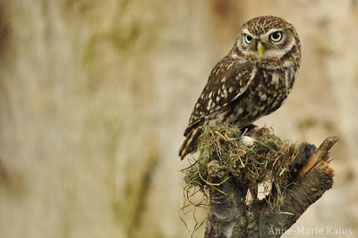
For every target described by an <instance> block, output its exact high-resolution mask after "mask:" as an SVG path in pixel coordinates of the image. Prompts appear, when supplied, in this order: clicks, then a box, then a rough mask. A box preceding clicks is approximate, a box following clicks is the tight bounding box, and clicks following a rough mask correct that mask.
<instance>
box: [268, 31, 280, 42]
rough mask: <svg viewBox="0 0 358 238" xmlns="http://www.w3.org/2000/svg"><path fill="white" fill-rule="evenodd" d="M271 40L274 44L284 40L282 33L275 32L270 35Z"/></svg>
mask: <svg viewBox="0 0 358 238" xmlns="http://www.w3.org/2000/svg"><path fill="white" fill-rule="evenodd" d="M269 37H270V40H271V41H273V42H279V41H280V40H281V39H282V32H281V31H275V32H273V33H271V34H270V36H269Z"/></svg>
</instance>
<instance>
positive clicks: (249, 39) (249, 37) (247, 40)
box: [244, 34, 253, 44]
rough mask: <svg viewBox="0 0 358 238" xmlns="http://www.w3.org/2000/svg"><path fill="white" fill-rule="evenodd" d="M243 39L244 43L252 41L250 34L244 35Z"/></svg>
mask: <svg viewBox="0 0 358 238" xmlns="http://www.w3.org/2000/svg"><path fill="white" fill-rule="evenodd" d="M244 39H245V43H246V44H250V43H251V42H252V40H253V38H252V36H250V35H248V34H245V35H244Z"/></svg>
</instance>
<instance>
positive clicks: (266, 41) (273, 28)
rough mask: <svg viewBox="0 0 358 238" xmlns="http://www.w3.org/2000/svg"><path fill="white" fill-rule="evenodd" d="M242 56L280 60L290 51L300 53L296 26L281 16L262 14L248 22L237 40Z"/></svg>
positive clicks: (262, 59) (264, 59)
mask: <svg viewBox="0 0 358 238" xmlns="http://www.w3.org/2000/svg"><path fill="white" fill-rule="evenodd" d="M236 47H237V51H238V52H239V53H240V55H241V56H243V57H246V58H251V59H254V60H258V61H267V60H280V59H281V58H282V57H284V56H285V55H287V54H289V53H296V54H297V53H298V54H300V40H299V37H298V34H297V32H296V30H295V28H294V26H293V25H292V24H290V23H288V22H287V21H285V20H283V19H282V18H280V17H275V16H261V17H256V18H253V19H251V20H249V21H248V22H246V23H245V24H244V25H243V26H242V28H241V32H240V34H239V36H238V39H237V42H236Z"/></svg>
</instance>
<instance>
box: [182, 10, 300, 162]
mask: <svg viewBox="0 0 358 238" xmlns="http://www.w3.org/2000/svg"><path fill="white" fill-rule="evenodd" d="M300 62H301V45H300V40H299V37H298V34H297V32H296V30H295V28H294V27H293V25H291V24H290V23H288V22H286V21H285V20H283V19H281V18H279V17H275V16H262V17H256V18H253V19H251V20H250V21H248V22H247V23H245V24H244V25H243V26H242V28H241V32H240V34H239V36H238V38H237V40H236V42H235V44H234V47H233V48H232V49H231V51H230V52H229V54H228V55H226V56H225V57H224V58H223V59H222V60H220V61H219V62H218V63H217V65H216V66H215V67H214V69H213V70H212V71H211V73H210V76H209V79H208V82H207V84H206V86H205V87H204V89H203V91H202V93H201V95H200V97H199V99H198V101H197V103H196V104H195V106H194V110H193V112H192V114H191V116H190V120H189V125H188V127H187V128H186V130H185V132H184V136H185V140H184V142H183V144H182V146H181V147H180V150H179V156H180V157H181V159H183V158H184V157H185V156H186V155H187V154H190V153H193V152H196V150H197V146H198V138H199V136H200V135H201V133H202V129H201V126H203V125H207V124H214V125H215V124H223V123H227V124H232V125H235V126H237V127H239V128H243V127H246V126H248V125H250V124H252V123H253V122H254V121H256V120H258V119H259V118H260V117H262V116H265V115H268V114H270V113H271V112H274V111H276V110H277V109H278V108H279V107H280V106H281V105H282V104H283V103H284V101H285V99H286V98H287V96H288V94H289V93H290V92H291V89H292V86H293V84H294V81H295V79H296V76H297V72H298V69H299V67H300Z"/></svg>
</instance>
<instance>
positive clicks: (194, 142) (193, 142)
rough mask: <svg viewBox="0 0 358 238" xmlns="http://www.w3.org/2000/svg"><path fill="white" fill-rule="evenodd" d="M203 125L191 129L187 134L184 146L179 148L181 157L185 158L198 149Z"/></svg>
mask: <svg viewBox="0 0 358 238" xmlns="http://www.w3.org/2000/svg"><path fill="white" fill-rule="evenodd" d="M201 131H202V129H201V127H197V128H195V129H193V130H191V131H190V132H189V133H188V134H187V135H186V138H185V140H184V142H183V144H182V146H181V147H180V149H179V156H180V159H181V160H183V159H184V157H185V156H186V155H187V154H190V153H194V152H196V151H197V149H198V141H199V140H198V139H199V136H200V135H201Z"/></svg>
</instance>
